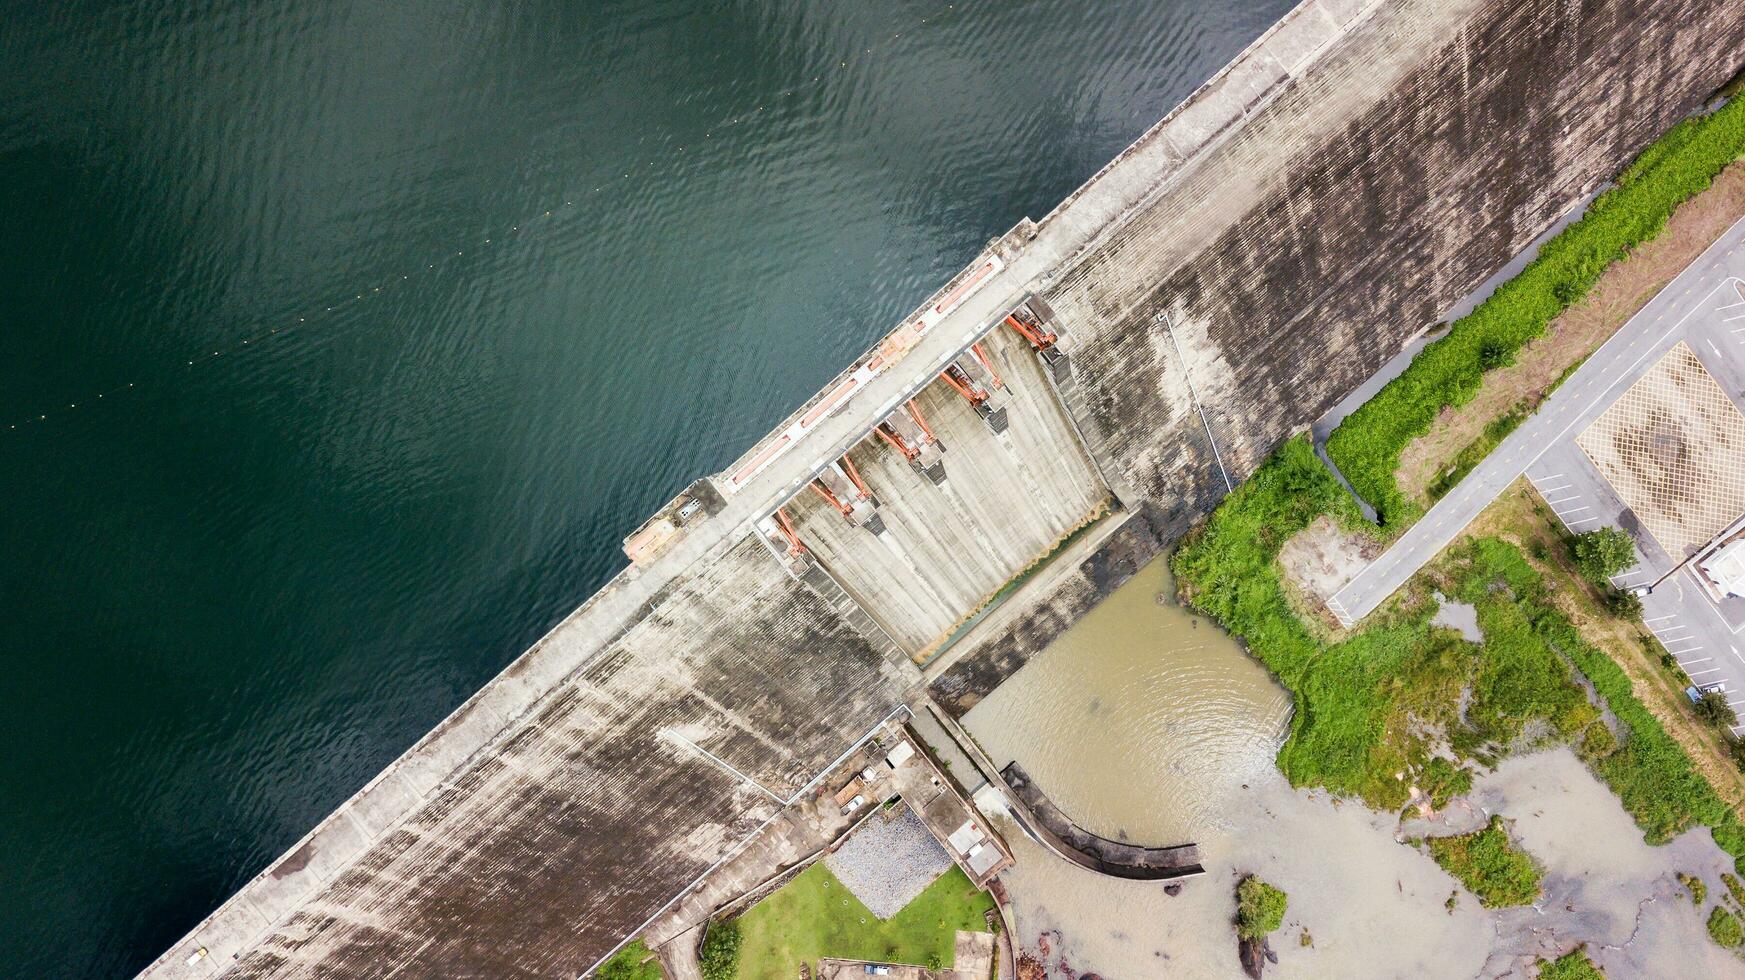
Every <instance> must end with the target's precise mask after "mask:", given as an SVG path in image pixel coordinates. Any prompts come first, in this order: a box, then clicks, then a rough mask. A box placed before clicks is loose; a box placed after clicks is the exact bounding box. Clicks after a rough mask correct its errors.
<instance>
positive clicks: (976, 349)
mask: <svg viewBox="0 0 1745 980" xmlns="http://www.w3.org/2000/svg"><path fill="white" fill-rule="evenodd" d="M939 377H940V378H942V379H944V381H945V383H946V384H948V385H950V386H951V387H952V388H954V389H956V390H957V393H958V394H960V395H962V396H963V397H964V400H966V401H968V402H969V404H970V407H971V408H974V409H975V411H976V414H977V415H980V416H981V417H982V421H984V422H986V423H988V428H990V429H992V430H994V434H995V435H998V434H999V433H1001V432H1004V431H1006V384H1005V382H1003V381H1001V380H1000V374H999V372H998V371H995V370H994V365H993V362H992V361H989V360H988V355H987V352H986V351H984V350H982V345H981V344H971V345H970V348H969V350H967V351H965V352H964V353H962V354H959V355H958V356H957V359H956V360H955V361H952V362H951V363H950V364H948V365H946V367H945V371H944V372H943V373H942V374H940V375H939Z"/></svg>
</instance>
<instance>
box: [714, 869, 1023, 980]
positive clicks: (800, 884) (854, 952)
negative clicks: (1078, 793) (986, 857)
mask: <svg viewBox="0 0 1745 980" xmlns="http://www.w3.org/2000/svg"><path fill="white" fill-rule="evenodd" d="M993 907H994V900H993V898H991V897H990V896H989V895H988V894H987V893H986V892H981V891H977V890H976V888H975V886H974V885H973V884H971V882H970V880H969V879H968V878H966V877H964V874H963V872H962V871H960V870H958V869H957V868H952V869H951V870H949V871H947V872H946V873H945V874H943V875H940V876H939V879H938V880H937V881H935V882H933V884H931V885H929V886H927V889H926V890H925V891H923V892H922V893H921V894H920V895H917V896H916V897H915V898H914V900H913V901H911V902H910V903H909V904H908V905H906V906H904V907H903V910H902V911H901V912H898V913H897V914H896V915H895V916H892V917H891V918H890V919H888V920H885V921H882V922H881V921H880V920H879V919H878V917H876V916H874V915H873V914H872V913H871V912H870V911H868V910H867V907H866V906H865V905H862V904H861V903H860V900H859V899H857V898H855V897H854V895H853V893H851V892H850V891H849V890H848V889H847V888H845V887H843V885H842V882H840V881H838V880H836V876H835V875H833V874H831V873H830V869H829V868H827V867H825V866H824V865H823V864H822V863H819V864H815V865H813V866H812V867H810V868H808V869H806V870H805V871H803V872H801V873H800V875H799V876H798V877H796V878H795V879H794V880H793V881H792V882H789V883H788V884H787V885H785V886H783V887H782V889H781V890H780V891H777V892H776V893H775V894H774V895H771V896H770V897H768V898H766V899H764V900H763V901H761V902H759V903H757V904H756V905H754V906H752V908H751V909H750V910H749V911H747V912H746V913H745V914H744V915H742V916H740V917H739V918H738V919H736V920H735V922H736V923H737V925H738V926H739V931H740V937H741V940H740V948H739V971H738V976H739V977H740V978H742V980H793V978H794V977H796V976H798V975H799V968H800V964H801V963H810V964H812V965H813V966H814V967H816V965H817V963H818V960H819V958H821V957H825V956H839V957H843V958H845V959H862V960H882V961H887V962H893V963H914V964H918V965H921V966H944V967H950V966H951V962H952V957H953V955H954V953H955V949H954V943H955V941H956V938H957V931H958V930H959V929H963V930H969V931H975V932H986V931H987V928H988V927H987V921H986V920H985V919H984V918H983V913H985V912H986V911H987V910H989V909H992V908H993Z"/></svg>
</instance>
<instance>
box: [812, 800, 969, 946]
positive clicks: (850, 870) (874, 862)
mask: <svg viewBox="0 0 1745 980" xmlns="http://www.w3.org/2000/svg"><path fill="white" fill-rule="evenodd" d="M896 809H897V811H898V812H899V813H900V816H898V817H897V818H896V819H893V820H889V821H887V820H886V819H885V815H883V814H880V815H878V816H874V817H873V818H872V819H870V820H868V821H867V822H866V823H864V824H861V826H860V829H859V830H856V831H855V832H854V833H853V834H852V835H850V836H849V838H848V840H846V841H844V842H843V844H842V847H841V849H840V850H838V851H837V852H836V853H835V854H830V855H827V856H825V858H824V864H825V865H826V866H827V867H829V868H830V871H831V873H832V874H834V875H836V877H837V878H838V879H840V880H841V881H842V883H843V884H844V885H846V886H848V890H849V891H851V892H853V893H854V897H855V898H858V899H860V901H861V903H862V904H864V905H865V906H866V907H867V908H868V909H869V910H870V911H871V912H872V914H874V915H876V916H878V917H879V918H881V919H888V918H890V917H891V916H893V915H896V914H897V913H898V912H900V911H902V909H903V906H905V905H907V904H909V902H910V900H911V899H913V898H914V897H915V896H916V895H919V894H921V892H922V890H924V889H925V888H926V887H927V886H928V885H931V884H932V883H933V879H935V878H937V877H939V876H940V875H941V874H942V873H944V871H945V869H947V868H949V867H951V855H949V854H947V853H945V848H943V847H940V846H939V842H938V841H936V840H934V839H933V835H932V834H929V833H928V832H927V827H926V826H925V825H923V824H922V823H921V818H920V817H917V816H915V813H914V811H913V810H910V809H909V808H908V806H906V805H904V804H898V805H897V808H896Z"/></svg>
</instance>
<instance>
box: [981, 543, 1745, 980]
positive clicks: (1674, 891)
mask: <svg viewBox="0 0 1745 980" xmlns="http://www.w3.org/2000/svg"><path fill="white" fill-rule="evenodd" d="M1160 592H1161V593H1165V594H1167V595H1168V596H1170V597H1171V598H1173V596H1174V588H1173V584H1172V583H1170V582H1169V581H1168V578H1167V570H1166V569H1165V568H1164V565H1163V563H1162V562H1156V563H1153V565H1152V566H1150V567H1148V568H1146V569H1145V570H1144V571H1142V572H1141V573H1140V575H1138V576H1137V577H1136V578H1135V579H1134V581H1133V582H1131V583H1129V584H1128V585H1127V586H1126V587H1124V588H1123V589H1121V590H1120V591H1118V592H1116V593H1115V594H1114V595H1113V596H1111V597H1110V598H1109V599H1108V600H1106V601H1105V602H1104V603H1103V604H1102V605H1101V606H1099V607H1098V608H1097V609H1096V610H1094V611H1093V612H1092V613H1091V614H1090V615H1088V616H1086V617H1085V618H1084V619H1083V620H1082V621H1081V622H1080V623H1078V624H1077V625H1076V626H1074V627H1073V628H1072V629H1071V630H1070V631H1068V632H1067V633H1066V634H1065V635H1064V636H1062V637H1061V639H1060V640H1059V641H1057V642H1056V643H1055V644H1054V645H1052V646H1051V647H1050V648H1049V649H1047V650H1046V651H1044V652H1043V653H1042V654H1041V655H1039V656H1038V657H1036V659H1035V660H1033V661H1032V662H1031V663H1030V664H1029V665H1027V666H1026V667H1025V668H1024V669H1023V670H1021V671H1019V672H1018V673H1017V674H1016V675H1015V676H1014V677H1013V678H1012V679H1011V680H1009V681H1007V682H1006V683H1005V684H1004V685H1002V686H1001V687H1000V688H999V689H998V690H996V691H995V692H994V694H993V695H992V696H990V697H989V698H988V699H987V700H985V701H983V702H982V703H981V704H979V705H977V706H976V708H975V709H974V710H973V711H971V712H970V713H969V715H968V716H966V718H965V723H966V726H967V727H968V728H969V730H970V733H971V734H972V735H973V736H974V737H975V738H976V740H977V741H978V742H980V744H981V745H982V747H983V748H984V749H985V750H986V751H987V753H988V754H989V755H990V756H991V757H992V758H993V760H994V761H995V762H996V763H997V764H999V765H1004V764H1005V763H1006V762H1008V761H1011V760H1013V759H1016V760H1017V761H1018V762H1019V763H1020V764H1021V765H1022V766H1023V767H1024V768H1025V769H1026V770H1028V771H1029V772H1030V774H1031V775H1032V777H1033V778H1034V779H1035V780H1036V782H1037V783H1038V784H1039V785H1040V786H1041V787H1042V789H1043V790H1044V791H1045V792H1047V793H1048V794H1049V795H1050V796H1051V797H1052V798H1053V799H1054V801H1055V802H1056V803H1057V804H1059V806H1060V807H1061V809H1062V810H1064V811H1065V812H1066V813H1067V815H1068V816H1070V817H1072V818H1073V819H1075V820H1077V821H1078V822H1079V823H1080V824H1082V825H1084V826H1085V827H1087V828H1089V829H1091V830H1094V831H1097V832H1099V833H1102V834H1105V835H1107V836H1110V837H1117V838H1120V837H1125V838H1127V839H1130V840H1133V841H1135V842H1137V843H1145V844H1175V843H1181V842H1185V841H1193V842H1195V843H1197V844H1199V847H1200V856H1201V860H1202V862H1203V863H1204V864H1205V866H1206V869H1207V873H1206V875H1205V876H1203V877H1200V878H1195V879H1191V880H1189V881H1187V882H1185V883H1184V886H1183V888H1182V889H1181V891H1180V893H1179V894H1177V895H1174V896H1171V895H1169V894H1167V893H1166V892H1165V891H1164V888H1163V885H1162V884H1161V883H1158V882H1130V881H1120V880H1115V879H1111V878H1107V877H1104V876H1101V875H1097V874H1093V873H1090V872H1088V871H1085V870H1083V869H1082V868H1079V867H1077V866H1075V865H1072V864H1070V863H1068V862H1066V861H1065V860H1062V859H1061V858H1059V857H1057V856H1056V855H1054V854H1053V853H1051V852H1049V851H1047V850H1045V849H1044V848H1042V847H1041V846H1040V845H1038V844H1036V843H1035V842H1033V841H1031V840H1030V839H1028V838H1027V837H1025V835H1024V833H1023V832H1022V831H1021V830H1019V829H1018V827H1017V825H1016V824H1014V823H1012V822H1011V821H1010V820H1009V819H1006V818H1004V817H997V818H996V822H997V823H998V825H999V826H1000V829H1001V830H1002V832H1003V833H1004V835H1005V838H1006V840H1007V842H1008V843H1009V844H1010V845H1011V847H1012V850H1013V853H1014V856H1015V857H1016V858H1017V864H1016V866H1015V867H1013V868H1011V869H1010V870H1008V871H1006V872H1005V873H1004V874H1003V875H1002V880H1003V881H1004V883H1005V886H1006V889H1007V893H1008V895H1009V896H1010V898H1011V901H1012V906H1013V912H1014V915H1015V918H1016V936H1017V940H1018V945H1019V948H1020V950H1021V952H1022V953H1023V954H1024V955H1026V956H1027V957H1028V958H1029V959H1031V960H1032V961H1033V962H1035V963H1038V964H1040V965H1042V966H1043V968H1044V970H1045V972H1046V975H1047V976H1048V977H1050V978H1071V980H1083V978H1086V977H1089V976H1096V977H1100V978H1104V980H1139V978H1150V977H1163V976H1183V977H1196V978H1201V977H1205V978H1230V980H1242V977H1243V974H1242V971H1241V968H1240V966H1239V964H1238V961H1237V955H1236V940H1235V933H1234V930H1233V929H1232V927H1231V920H1232V917H1233V915H1234V913H1235V900H1234V886H1235V884H1236V882H1237V880H1238V879H1239V878H1240V877H1241V876H1242V875H1244V874H1250V873H1252V874H1258V875H1260V876H1261V877H1263V878H1265V879H1266V880H1268V881H1270V882H1272V883H1274V884H1275V885H1277V886H1279V887H1280V888H1282V889H1284V890H1285V892H1286V893H1287V894H1288V895H1289V903H1290V905H1289V909H1288V911H1287V913H1286V915H1285V919H1284V924H1283V927H1282V928H1281V929H1280V930H1279V931H1278V932H1276V933H1274V934H1273V936H1272V940H1271V941H1272V947H1273V949H1274V950H1275V952H1276V954H1277V956H1278V962H1277V963H1276V964H1271V965H1268V967H1267V969H1266V976H1267V977H1268V980H1289V978H1296V977H1300V978H1320V977H1478V978H1487V980H1501V978H1504V977H1515V978H1522V980H1525V978H1527V977H1530V976H1532V975H1533V973H1534V972H1535V969H1536V967H1535V965H1534V964H1535V963H1536V962H1537V960H1538V958H1539V957H1541V956H1543V957H1547V958H1551V957H1555V956H1556V955H1558V954H1560V953H1562V952H1564V951H1567V950H1568V949H1570V948H1572V947H1574V946H1576V945H1578V944H1583V943H1585V944H1587V946H1588V950H1589V953H1590V955H1592V956H1593V957H1594V958H1595V959H1596V961H1597V962H1599V963H1600V964H1601V965H1602V966H1603V967H1604V968H1605V969H1606V971H1607V975H1608V976H1611V977H1613V978H1614V980H1617V978H1622V977H1660V976H1704V977H1709V976H1713V977H1723V976H1724V977H1733V976H1745V962H1741V961H1740V960H1739V959H1738V958H1736V957H1734V956H1733V955H1732V954H1731V953H1728V952H1725V951H1722V950H1720V949H1719V948H1718V947H1715V946H1713V945H1712V944H1711V943H1709V942H1708V940H1707V937H1706V935H1704V933H1703V917H1704V915H1705V914H1706V908H1697V907H1695V906H1693V905H1692V904H1691V903H1690V902H1689V900H1688V899H1687V898H1685V897H1683V893H1682V891H1681V890H1680V888H1679V885H1678V882H1677V880H1676V877H1675V872H1677V871H1680V870H1683V871H1687V872H1691V873H1696V874H1699V875H1702V876H1703V877H1705V878H1706V879H1708V880H1709V881H1710V883H1711V884H1710V887H1711V889H1713V888H1717V887H1718V885H1719V881H1720V872H1721V871H1723V870H1727V869H1729V868H1730V867H1731V861H1730V860H1729V859H1728V858H1727V856H1726V855H1725V854H1724V853H1722V852H1721V851H1720V849H1719V848H1717V847H1716V846H1715V844H1714V841H1713V839H1712V838H1711V837H1709V835H1708V832H1707V830H1705V829H1700V828H1699V829H1697V830H1694V831H1691V832H1689V833H1686V834H1685V835H1683V836H1681V837H1680V838H1678V839H1677V840H1675V841H1673V842H1672V843H1670V844H1669V845H1667V846H1664V847H1648V846H1647V845H1645V844H1644V843H1643V842H1642V837H1641V833H1640V832H1639V831H1638V830H1637V829H1636V827H1635V826H1634V824H1633V823H1632V822H1631V820H1630V818H1629V816H1628V815H1627V814H1626V813H1625V812H1624V811H1623V809H1622V808H1621V807H1620V806H1619V805H1618V802H1617V798H1616V797H1615V796H1613V795H1612V794H1611V792H1610V791H1609V790H1608V789H1607V788H1606V787H1605V786H1604V785H1603V784H1601V783H1600V782H1599V781H1597V780H1596V779H1595V778H1594V776H1593V775H1592V774H1591V773H1590V772H1589V771H1588V769H1587V768H1586V767H1585V766H1584V765H1583V764H1582V763H1581V762H1580V760H1578V759H1577V758H1576V757H1575V755H1574V754H1573V753H1571V752H1570V751H1569V750H1568V749H1556V750H1553V751H1548V752H1541V753H1537V754H1535V755H1531V756H1527V757H1523V758H1516V759H1509V760H1506V761H1505V762H1503V763H1502V764H1501V765H1500V766H1499V767H1498V768H1497V769H1496V770H1494V771H1492V772H1489V773H1486V774H1482V775H1480V776H1479V778H1478V779H1477V780H1476V781H1475V784H1474V788H1473V792H1472V793H1471V794H1469V796H1468V797H1466V798H1465V799H1463V800H1461V801H1459V802H1458V803H1457V804H1456V805H1455V806H1454V807H1451V808H1450V810H1451V812H1452V811H1454V810H1457V809H1458V810H1459V811H1461V813H1464V814H1466V815H1468V816H1470V817H1471V818H1472V819H1471V821H1470V822H1471V823H1472V825H1473V826H1482V825H1483V823H1484V822H1485V821H1487V820H1488V819H1489V815H1490V814H1493V813H1499V814H1502V815H1503V816H1504V817H1505V818H1507V819H1509V820H1510V821H1511V826H1512V827H1513V828H1514V833H1515V834H1516V836H1517V838H1518V840H1519V841H1520V843H1521V845H1522V846H1523V848H1524V849H1525V850H1526V851H1527V852H1528V853H1529V854H1531V855H1532V856H1533V857H1534V858H1535V859H1536V860H1538V861H1539V862H1540V863H1541V864H1542V866H1543V868H1544V871H1545V880H1544V892H1543V895H1542V897H1541V898H1540V900H1539V901H1538V902H1537V903H1535V904H1533V905H1531V906H1524V907H1520V908H1513V909H1502V910H1496V911H1492V910H1486V909H1483V908H1480V907H1479V905H1478V903H1477V901H1476V900H1475V899H1473V898H1472V896H1471V895H1469V894H1467V893H1466V892H1464V891H1463V890H1461V889H1459V888H1458V886H1457V885H1456V883H1455V881H1454V880H1453V879H1452V878H1451V877H1450V876H1449V875H1448V874H1447V873H1445V872H1444V871H1442V870H1441V869H1440V868H1439V867H1437V866H1436V864H1435V863H1434V862H1433V861H1432V860H1431V859H1430V858H1429V857H1428V856H1427V855H1426V854H1425V853H1423V852H1421V851H1420V850H1418V849H1416V848H1414V847H1412V846H1410V845H1408V844H1407V843H1404V842H1403V840H1404V838H1405V837H1406V836H1409V835H1412V834H1420V833H1425V832H1426V831H1425V830H1423V829H1421V828H1417V827H1415V826H1414V827H1413V828H1409V829H1408V830H1409V833H1402V830H1401V827H1400V825H1399V818H1398V814H1394V813H1377V812H1375V811H1372V810H1369V809H1368V808H1366V807H1365V806H1363V805H1362V804H1361V803H1357V802H1340V801H1336V800H1333V799H1331V798H1330V797H1328V795H1327V794H1326V793H1324V792H1318V791H1310V790H1299V789H1295V788H1293V787H1291V786H1290V785H1289V784H1288V783H1287V782H1286V781H1285V779H1284V777H1283V776H1282V775H1281V774H1280V773H1279V771H1278V769H1277V767H1276V765H1275V764H1274V761H1273V760H1274V755H1275V752H1276V749H1277V746H1278V744H1279V741H1280V739H1282V738H1283V736H1284V733H1285V729H1286V726H1287V722H1288V720H1289V718H1290V711H1291V701H1290V698H1289V696H1288V695H1287V694H1286V693H1285V692H1284V691H1283V690H1282V689H1280V688H1279V687H1278V686H1277V684H1275V683H1274V682H1273V681H1272V679H1271V678H1270V677H1269V676H1268V675H1267V673H1266V672H1265V670H1263V669H1262V668H1261V667H1260V665H1259V664H1257V663H1256V662H1254V661H1253V660H1252V659H1251V658H1250V657H1248V656H1247V654H1245V653H1244V652H1243V650H1242V649H1241V647H1239V646H1238V645H1237V644H1236V643H1235V641H1234V640H1232V639H1230V638H1229V637H1228V636H1226V635H1224V634H1223V633H1222V632H1221V631H1219V630H1218V629H1217V628H1216V627H1215V626H1213V625H1212V624H1211V623H1210V622H1209V621H1206V620H1204V619H1199V618H1197V617H1194V616H1192V615H1191V614H1189V613H1188V612H1186V611H1185V610H1183V609H1181V608H1179V607H1178V606H1176V605H1174V604H1173V602H1172V603H1169V604H1160V603H1159V602H1158V601H1157V596H1158V594H1159V593H1160ZM1467 811H1470V813H1467ZM1451 896H1452V904H1451V905H1450V899H1451ZM1674 960H1676V961H1677V966H1676V968H1673V962H1674ZM1668 969H1672V971H1673V972H1667V970H1668Z"/></svg>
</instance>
